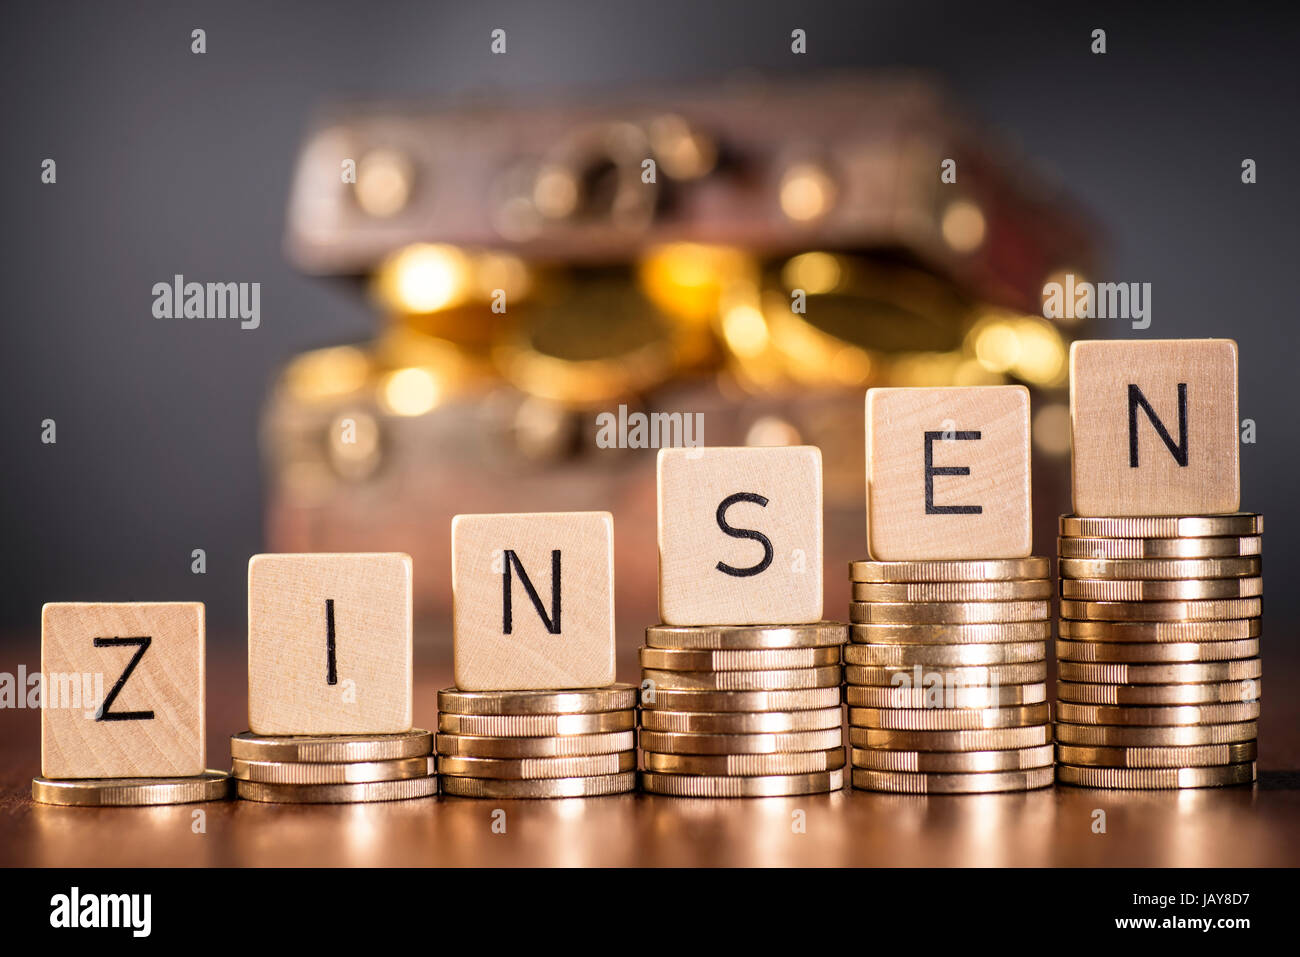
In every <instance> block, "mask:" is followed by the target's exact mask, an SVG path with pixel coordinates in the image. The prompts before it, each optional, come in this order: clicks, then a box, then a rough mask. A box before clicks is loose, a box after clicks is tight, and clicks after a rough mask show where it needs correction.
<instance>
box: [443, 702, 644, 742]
mask: <svg viewBox="0 0 1300 957" xmlns="http://www.w3.org/2000/svg"><path fill="white" fill-rule="evenodd" d="M634 727H636V711H635V710H634V709H632V708H629V709H628V710H626V711H598V712H596V713H595V714H448V713H446V712H443V713H442V714H440V715H438V730H439V731H441V732H442V733H443V734H469V735H487V736H489V737H498V738H537V737H543V736H549V735H560V734H603V733H605V732H607V731H627V730H629V729H631V728H634Z"/></svg>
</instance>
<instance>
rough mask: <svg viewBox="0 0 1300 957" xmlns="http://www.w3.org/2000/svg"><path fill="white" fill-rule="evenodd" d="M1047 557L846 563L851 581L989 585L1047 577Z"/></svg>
mask: <svg viewBox="0 0 1300 957" xmlns="http://www.w3.org/2000/svg"><path fill="white" fill-rule="evenodd" d="M1050 572H1051V569H1050V567H1049V565H1048V561H1047V559H1046V558H1043V557H1039V556H1035V557H1033V558H1005V559H982V560H976V561H933V562H873V561H860V562H849V581H854V582H992V581H1017V580H1024V579H1029V578H1046V577H1047V576H1048V575H1049V574H1050Z"/></svg>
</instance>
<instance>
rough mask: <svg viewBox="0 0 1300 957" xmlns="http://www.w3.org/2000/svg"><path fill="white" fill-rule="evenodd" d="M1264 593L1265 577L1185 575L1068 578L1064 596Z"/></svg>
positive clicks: (1186, 597) (1183, 597)
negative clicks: (1149, 578)
mask: <svg viewBox="0 0 1300 957" xmlns="http://www.w3.org/2000/svg"><path fill="white" fill-rule="evenodd" d="M1262 594H1264V579H1262V578H1258V577H1257V578H1183V579H1178V580H1176V581H1134V580H1125V581H1121V580H1119V579H1101V578H1087V579H1084V578H1065V579H1062V581H1061V597H1062V598H1073V599H1080V600H1084V601H1144V602H1145V601H1202V600H1204V599H1208V598H1254V597H1256V596H1258V595H1262Z"/></svg>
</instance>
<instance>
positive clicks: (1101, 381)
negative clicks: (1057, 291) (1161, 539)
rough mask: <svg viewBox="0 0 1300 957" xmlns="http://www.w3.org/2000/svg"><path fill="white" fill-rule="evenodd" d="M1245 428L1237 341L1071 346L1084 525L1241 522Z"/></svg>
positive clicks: (1076, 466) (1074, 440)
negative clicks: (1100, 519) (1173, 519)
mask: <svg viewBox="0 0 1300 957" xmlns="http://www.w3.org/2000/svg"><path fill="white" fill-rule="evenodd" d="M1135 390H1136V391H1135ZM1138 393H1140V398H1139V396H1138ZM1130 406H1132V408H1130ZM1148 407H1149V408H1148ZM1180 409H1181V410H1182V411H1181V413H1180ZM1153 414H1154V415H1153ZM1155 420H1158V421H1159V422H1160V428H1163V429H1164V431H1165V433H1166V436H1161V434H1160V429H1159V428H1157V426H1156V424H1155ZM1239 427H1240V425H1239V420H1238V418H1237V344H1236V343H1235V342H1233V341H1232V340H1231V339H1149V340H1145V341H1140V342H1130V341H1123V340H1091V341H1083V342H1076V343H1074V344H1073V345H1071V346H1070V438H1071V445H1072V452H1073V455H1072V478H1073V487H1074V511H1075V514H1077V515H1200V514H1213V513H1216V512H1235V511H1236V510H1237V509H1238V508H1239V507H1240V505H1241V468H1240V457H1239V451H1240V450H1239V441H1240V440H1239V433H1238V429H1239Z"/></svg>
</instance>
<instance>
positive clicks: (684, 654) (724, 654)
mask: <svg viewBox="0 0 1300 957" xmlns="http://www.w3.org/2000/svg"><path fill="white" fill-rule="evenodd" d="M839 663H840V646H839V645H830V646H827V647H825V648H764V649H760V650H755V651H685V650H677V649H669V648H642V649H641V667H642V668H660V669H663V670H665V671H776V670H789V669H792V668H822V667H825V666H826V665H838V664H839Z"/></svg>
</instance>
